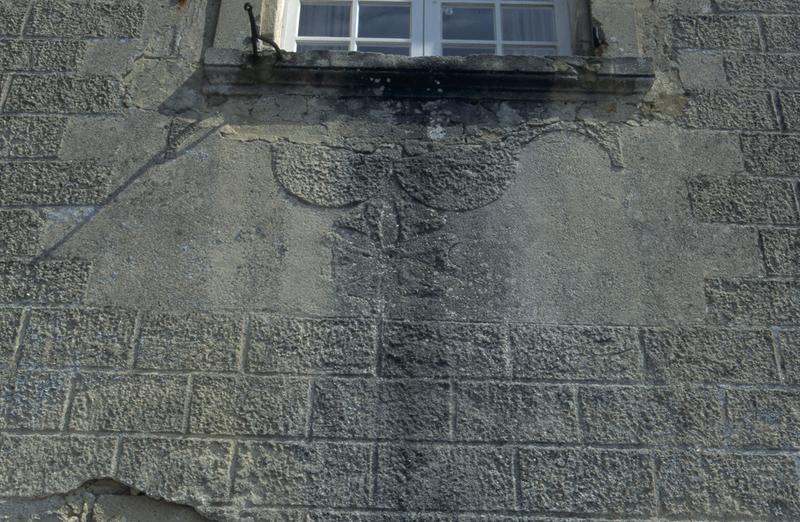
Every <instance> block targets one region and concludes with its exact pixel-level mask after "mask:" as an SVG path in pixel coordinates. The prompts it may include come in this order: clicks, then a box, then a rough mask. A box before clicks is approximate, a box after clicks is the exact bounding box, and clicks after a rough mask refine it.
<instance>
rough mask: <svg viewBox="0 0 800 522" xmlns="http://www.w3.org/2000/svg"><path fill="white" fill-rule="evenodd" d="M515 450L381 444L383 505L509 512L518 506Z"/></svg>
mask: <svg viewBox="0 0 800 522" xmlns="http://www.w3.org/2000/svg"><path fill="white" fill-rule="evenodd" d="M511 460H512V457H511V450H509V449H503V448H492V447H467V446H438V445H437V446H422V445H413V446H394V445H388V446H381V447H380V449H379V453H378V491H377V493H376V499H377V500H376V502H377V505H378V506H379V507H383V508H393V509H407V510H418V509H424V510H448V511H450V510H462V511H463V510H467V511H468V510H480V511H483V510H487V511H489V510H506V509H513V507H514V484H513V479H512V465H511Z"/></svg>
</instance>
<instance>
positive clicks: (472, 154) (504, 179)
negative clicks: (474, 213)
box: [396, 143, 517, 210]
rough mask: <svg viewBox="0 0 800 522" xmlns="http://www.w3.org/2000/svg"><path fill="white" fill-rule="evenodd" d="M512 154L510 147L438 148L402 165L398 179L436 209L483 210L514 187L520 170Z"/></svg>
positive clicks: (467, 146) (461, 146)
mask: <svg viewBox="0 0 800 522" xmlns="http://www.w3.org/2000/svg"><path fill="white" fill-rule="evenodd" d="M512 150H513V149H512V146H511V145H510V144H507V143H501V144H495V145H493V146H479V145H459V146H454V147H452V146H451V147H436V149H434V151H433V152H428V153H425V154H421V155H419V156H412V157H409V158H405V159H403V161H401V162H399V163H398V166H397V172H396V174H397V179H398V180H399V181H400V184H401V185H402V186H403V188H404V189H405V190H406V192H408V193H409V194H411V195H412V196H413V197H414V198H416V199H418V200H419V201H421V202H423V203H425V204H426V205H428V206H431V207H434V208H439V209H444V210H469V209H475V208H479V207H483V206H485V205H488V204H489V203H491V202H492V201H494V200H496V199H497V198H499V197H500V196H501V195H502V194H503V192H505V190H506V188H508V185H509V184H510V183H511V179H512V178H513V177H514V174H515V171H516V167H517V164H516V158H515V157H514V155H513V152H512Z"/></svg>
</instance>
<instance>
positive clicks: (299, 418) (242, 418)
mask: <svg viewBox="0 0 800 522" xmlns="http://www.w3.org/2000/svg"><path fill="white" fill-rule="evenodd" d="M308 386H309V384H308V380H307V379H298V378H285V377H207V376H197V377H195V379H194V381H193V383H192V398H191V405H192V406H191V414H190V417H189V431H190V432H191V433H206V434H233V435H237V434H241V435H274V436H279V435H289V436H303V435H305V433H306V431H307V424H308V415H309V413H308Z"/></svg>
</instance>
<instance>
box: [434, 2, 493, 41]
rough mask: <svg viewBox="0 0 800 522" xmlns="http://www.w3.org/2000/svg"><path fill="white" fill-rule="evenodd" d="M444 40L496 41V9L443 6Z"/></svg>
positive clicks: (488, 7) (490, 7)
mask: <svg viewBox="0 0 800 522" xmlns="http://www.w3.org/2000/svg"><path fill="white" fill-rule="evenodd" d="M442 38H443V39H444V40H494V8H493V7H492V6H475V7H465V6H459V5H452V4H444V5H443V6H442Z"/></svg>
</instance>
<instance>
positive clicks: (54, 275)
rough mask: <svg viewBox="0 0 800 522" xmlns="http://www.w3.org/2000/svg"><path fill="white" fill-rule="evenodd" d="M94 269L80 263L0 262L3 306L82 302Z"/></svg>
mask: <svg viewBox="0 0 800 522" xmlns="http://www.w3.org/2000/svg"><path fill="white" fill-rule="evenodd" d="M90 267H91V265H90V264H89V263H88V262H86V261H80V260H70V259H65V260H53V261H46V262H41V263H35V264H30V263H22V262H19V261H0V304H15V303H16V304H27V303H39V304H46V303H49V304H68V303H77V302H80V301H81V299H82V298H83V294H84V292H85V291H86V284H87V281H88V278H89V269H90Z"/></svg>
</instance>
